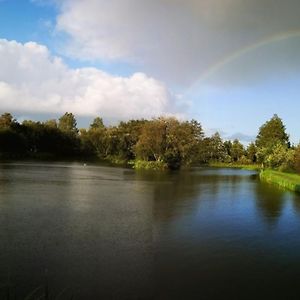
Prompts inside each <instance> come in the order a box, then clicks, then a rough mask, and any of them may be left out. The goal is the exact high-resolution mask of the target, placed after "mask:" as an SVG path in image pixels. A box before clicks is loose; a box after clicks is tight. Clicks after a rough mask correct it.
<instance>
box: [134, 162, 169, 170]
mask: <svg viewBox="0 0 300 300" xmlns="http://www.w3.org/2000/svg"><path fill="white" fill-rule="evenodd" d="M130 164H131V165H132V166H133V168H134V169H136V170H152V171H163V170H167V169H168V166H167V164H166V163H164V162H162V161H145V160H135V161H132V162H131V163H130Z"/></svg>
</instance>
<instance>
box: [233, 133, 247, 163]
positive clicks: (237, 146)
mask: <svg viewBox="0 0 300 300" xmlns="http://www.w3.org/2000/svg"><path fill="white" fill-rule="evenodd" d="M244 152H245V149H244V146H243V145H242V144H241V143H240V142H239V140H237V139H235V140H234V141H233V143H232V148H231V158H232V160H233V161H234V162H237V161H239V160H240V159H241V157H242V156H243V155H244Z"/></svg>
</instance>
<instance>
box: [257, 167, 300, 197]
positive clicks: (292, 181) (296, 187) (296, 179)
mask: <svg viewBox="0 0 300 300" xmlns="http://www.w3.org/2000/svg"><path fill="white" fill-rule="evenodd" d="M259 177H260V179H261V180H262V181H265V182H268V183H272V184H276V185H277V186H280V187H282V188H285V189H288V190H290V191H293V192H297V193H300V175H297V174H291V173H283V172H279V171H273V170H264V171H261V172H260V174H259Z"/></svg>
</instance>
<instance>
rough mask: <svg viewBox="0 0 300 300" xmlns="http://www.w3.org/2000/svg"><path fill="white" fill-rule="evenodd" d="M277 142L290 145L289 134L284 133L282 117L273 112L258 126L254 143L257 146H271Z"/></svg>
mask: <svg viewBox="0 0 300 300" xmlns="http://www.w3.org/2000/svg"><path fill="white" fill-rule="evenodd" d="M278 143H280V144H282V145H286V146H287V147H290V143H289V136H288V134H287V133H286V129H285V125H284V124H283V122H282V119H281V118H279V117H278V115H276V114H275V115H274V116H273V117H272V118H271V119H270V120H269V121H267V122H266V123H265V124H263V125H262V126H261V127H260V129H259V133H258V135H257V138H256V142H255V144H256V146H257V147H259V148H263V147H265V148H272V147H273V146H274V145H275V144H278Z"/></svg>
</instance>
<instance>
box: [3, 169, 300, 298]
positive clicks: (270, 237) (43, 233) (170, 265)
mask: <svg viewBox="0 0 300 300" xmlns="http://www.w3.org/2000/svg"><path fill="white" fill-rule="evenodd" d="M0 241H1V243H0V268H1V272H0V285H1V284H2V285H5V284H6V283H7V282H8V281H9V282H11V283H13V284H14V285H15V290H16V291H17V296H18V299H22V297H24V296H25V295H28V294H29V293H30V291H32V290H33V289H35V288H36V287H38V286H43V285H45V282H48V285H49V290H50V293H51V294H52V295H57V294H58V293H59V292H61V291H62V290H64V289H66V293H65V296H67V294H68V295H71V294H73V295H75V299H225V298H226V299H246V298H249V299H268V298H270V299H271V298H272V299H299V297H300V285H299V279H300V197H299V196H297V195H296V194H293V193H290V192H287V191H283V190H280V189H278V188H276V187H273V186H270V185H268V184H264V183H261V182H260V181H259V179H258V177H257V175H256V173H255V172H251V171H244V170H234V169H209V168H195V169H192V170H190V171H181V172H172V173H166V174H157V173H156V174H155V173H149V172H136V171H134V170H129V169H123V168H111V167H103V166H96V165H94V166H92V165H91V166H83V165H81V164H46V163H40V164H37V163H31V164H29V163H10V164H0ZM0 293H2V294H0V295H4V293H5V291H4V289H3V288H2V291H0ZM3 297H4V296H3ZM62 298H63V297H62Z"/></svg>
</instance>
